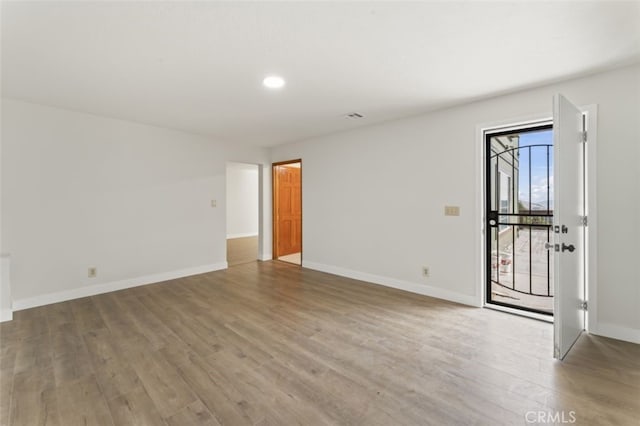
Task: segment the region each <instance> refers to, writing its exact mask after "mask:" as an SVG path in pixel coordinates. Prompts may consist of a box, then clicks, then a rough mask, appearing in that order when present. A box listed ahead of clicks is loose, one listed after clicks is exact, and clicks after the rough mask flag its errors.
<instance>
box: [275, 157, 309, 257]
mask: <svg viewBox="0 0 640 426" xmlns="http://www.w3.org/2000/svg"><path fill="white" fill-rule="evenodd" d="M295 163H300V266H302V256H303V255H304V251H303V245H302V242H303V239H302V238H303V232H302V223H303V222H302V221H303V211H302V196H303V194H302V192H303V191H302V159H301V158H298V159H295V160H286V161H278V162H275V163H272V164H271V218H272V228H271V230H272V237H271V240H272V244H273V245H272V250H273V259H274V260H278V257H279V256H278V220H277V215H276V209H277V198H278V191H277V190H276V187H277V185H278V178H277V177H276V176H277V174H276V167H278V166H284V165H287V164H295Z"/></svg>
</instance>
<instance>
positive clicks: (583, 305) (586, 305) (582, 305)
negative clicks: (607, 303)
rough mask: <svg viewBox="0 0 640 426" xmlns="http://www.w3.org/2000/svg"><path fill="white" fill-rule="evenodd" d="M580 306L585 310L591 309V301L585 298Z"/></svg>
mask: <svg viewBox="0 0 640 426" xmlns="http://www.w3.org/2000/svg"><path fill="white" fill-rule="evenodd" d="M580 308H582V310H583V311H588V310H589V303H588V302H587V301H586V300H585V301H583V302H582V303H581V304H580Z"/></svg>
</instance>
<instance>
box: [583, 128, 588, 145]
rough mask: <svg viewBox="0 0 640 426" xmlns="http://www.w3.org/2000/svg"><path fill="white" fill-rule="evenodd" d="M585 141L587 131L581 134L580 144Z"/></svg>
mask: <svg viewBox="0 0 640 426" xmlns="http://www.w3.org/2000/svg"><path fill="white" fill-rule="evenodd" d="M586 141H587V131H586V130H585V131H584V132H582V142H583V143H584V142H586Z"/></svg>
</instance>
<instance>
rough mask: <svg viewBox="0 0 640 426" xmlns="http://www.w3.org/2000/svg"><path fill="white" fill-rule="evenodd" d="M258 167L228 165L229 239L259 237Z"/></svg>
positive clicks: (240, 164) (252, 165)
mask: <svg viewBox="0 0 640 426" xmlns="http://www.w3.org/2000/svg"><path fill="white" fill-rule="evenodd" d="M258 179H259V176H258V166H257V165H255V164H244V163H228V164H227V238H241V237H250V236H254V235H258V222H259V218H258V208H259V206H258V197H259V185H258Z"/></svg>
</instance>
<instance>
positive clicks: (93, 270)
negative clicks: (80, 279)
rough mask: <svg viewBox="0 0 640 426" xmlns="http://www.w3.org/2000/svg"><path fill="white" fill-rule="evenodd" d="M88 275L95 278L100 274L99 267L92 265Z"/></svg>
mask: <svg viewBox="0 0 640 426" xmlns="http://www.w3.org/2000/svg"><path fill="white" fill-rule="evenodd" d="M87 275H88V276H89V278H95V277H96V276H97V275H98V268H96V267H95V266H92V267H90V268H89V270H88V273H87Z"/></svg>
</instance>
